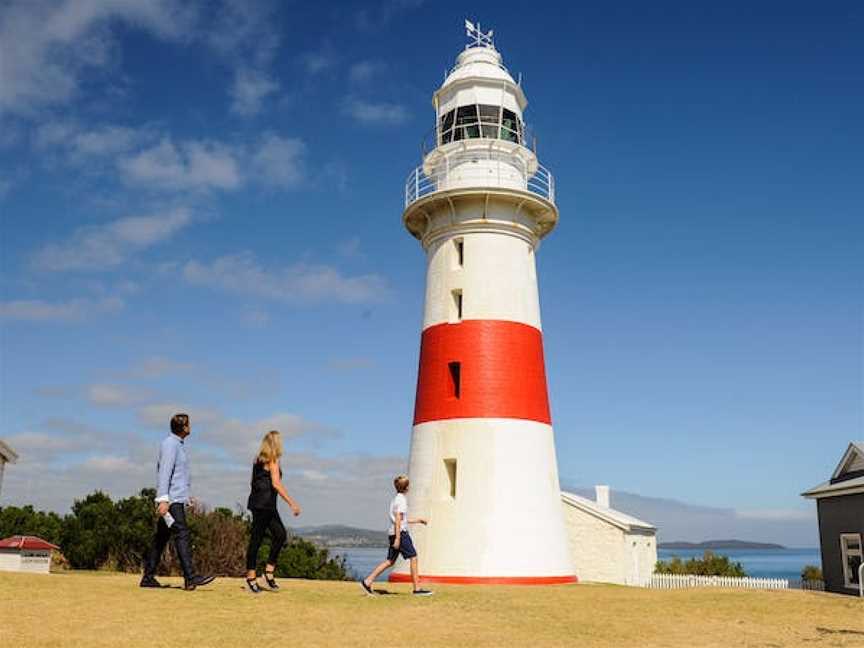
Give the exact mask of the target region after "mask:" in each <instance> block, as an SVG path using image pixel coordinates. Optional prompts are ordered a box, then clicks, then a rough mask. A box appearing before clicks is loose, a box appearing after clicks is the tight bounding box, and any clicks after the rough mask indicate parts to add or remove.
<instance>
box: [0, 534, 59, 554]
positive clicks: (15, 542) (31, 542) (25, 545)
mask: <svg viewBox="0 0 864 648" xmlns="http://www.w3.org/2000/svg"><path fill="white" fill-rule="evenodd" d="M59 548H60V547H58V546H57V545H53V544H51V543H50V542H48V541H47V540H43V539H42V538H39V537H36V536H31V535H14V536H10V537H8V538H3V540H0V549H17V550H18V551H24V550H28V551H38V550H40V549H48V550H50V549H59Z"/></svg>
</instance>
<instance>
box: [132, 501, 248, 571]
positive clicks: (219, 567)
mask: <svg viewBox="0 0 864 648" xmlns="http://www.w3.org/2000/svg"><path fill="white" fill-rule="evenodd" d="M186 521H187V522H188V523H189V532H190V535H191V536H192V560H193V561H194V564H195V569H196V571H198V572H199V573H201V574H213V575H214V576H240V575H242V574H243V573H245V571H246V545H247V543H248V542H249V522H248V520H247V519H246V516H245V515H243V514H242V513H233V512H232V511H231V510H230V509H226V508H217V509H215V510H213V511H208V510H207V509H206V508H205V507H204V506H202V505H200V504H196V505H193V506H189V507H187V508H186ZM151 534H152V525H151ZM149 546H150V540H149V539H148V541H147V548H148V550H149ZM168 546H169V551H166V552H165V553H164V554H163V555H162V563H161V565H160V569H159V571H160V573H163V574H180V573H182V572H181V570H180V563H179V561H178V560H177V556H176V553H175V551H174V545H173V542H172V543H169V545H168Z"/></svg>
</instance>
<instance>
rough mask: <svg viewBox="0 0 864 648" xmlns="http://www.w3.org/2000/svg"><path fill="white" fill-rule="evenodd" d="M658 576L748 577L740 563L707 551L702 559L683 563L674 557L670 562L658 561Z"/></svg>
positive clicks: (655, 569) (656, 569)
mask: <svg viewBox="0 0 864 648" xmlns="http://www.w3.org/2000/svg"><path fill="white" fill-rule="evenodd" d="M654 573H656V574H695V575H697V576H735V577H738V578H741V577H744V576H746V575H747V572H746V571H744V568H743V567H742V566H741V563H740V562H736V563H733V562H732V561H731V560H729V557H728V556H718V555H716V554H715V553H714V552H712V551H706V552H705V553H704V554H703V556H702V558H691V559H690V560H688V561H687V562H683V561H682V560H681V559H680V558H679V557H678V556H673V557H672V560H670V561H669V562H664V561H662V560H658V561H657V564H656V566H655V567H654Z"/></svg>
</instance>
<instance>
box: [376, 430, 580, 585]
mask: <svg viewBox="0 0 864 648" xmlns="http://www.w3.org/2000/svg"><path fill="white" fill-rule="evenodd" d="M408 475H409V477H410V479H411V486H410V489H409V491H408V510H409V517H410V518H422V519H425V520H426V521H427V522H428V525H425V526H424V525H422V524H412V525H411V527H410V532H411V536H412V539H413V540H414V546H415V547H416V548H417V553H418V557H419V568H420V573H421V574H422V576H421V578H422V579H423V580H424V581H425V582H430V583H488V584H531V585H542V584H549V585H551V584H558V583H573V582H575V581H576V577H575V576H574V574H575V570H574V569H573V563H572V558H571V554H570V547H569V543H568V540H567V535H566V531H565V528H564V518H563V512H562V508H561V491H560V488H559V486H558V471H557V467H556V461H555V445H554V439H553V431H552V426H551V425H548V424H546V423H540V422H537V421H528V420H523V419H505V418H482V419H480V418H464V419H446V420H441V421H429V422H426V423H419V424H417V425H415V426H414V431H413V435H412V438H411V459H410V462H409V467H408ZM410 578H411V577H410V574H409V565H408V563H407V562H406V561H405V560H402V559H399V560H398V561H397V563H396V565H395V567H394V570H393V573H392V575H391V576H390V580H391V582H406V581H409V580H410Z"/></svg>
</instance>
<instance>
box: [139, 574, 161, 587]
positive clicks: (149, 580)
mask: <svg viewBox="0 0 864 648" xmlns="http://www.w3.org/2000/svg"><path fill="white" fill-rule="evenodd" d="M138 586H139V587H162V584H161V583H160V582H159V581H158V580H156V579H155V578H153V577H152V576H144V577H143V578H142V579H141V582H140V583H139V585H138Z"/></svg>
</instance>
